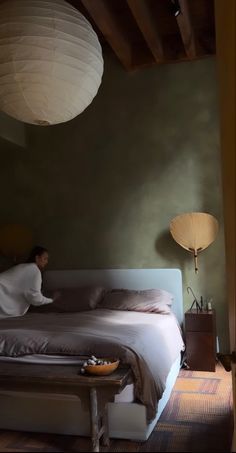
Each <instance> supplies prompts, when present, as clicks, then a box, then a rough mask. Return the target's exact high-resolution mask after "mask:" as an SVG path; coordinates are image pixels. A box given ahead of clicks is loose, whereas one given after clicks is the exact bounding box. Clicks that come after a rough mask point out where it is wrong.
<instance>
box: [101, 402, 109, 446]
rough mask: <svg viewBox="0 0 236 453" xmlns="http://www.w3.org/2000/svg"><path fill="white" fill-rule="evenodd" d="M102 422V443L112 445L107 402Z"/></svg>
mask: <svg viewBox="0 0 236 453" xmlns="http://www.w3.org/2000/svg"><path fill="white" fill-rule="evenodd" d="M102 424H103V429H104V431H103V435H102V445H103V446H104V447H109V446H110V439H109V428H108V407H107V404H106V406H105V408H104V413H103V417H102Z"/></svg>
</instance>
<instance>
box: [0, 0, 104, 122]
mask: <svg viewBox="0 0 236 453" xmlns="http://www.w3.org/2000/svg"><path fill="white" fill-rule="evenodd" d="M102 74H103V58H102V50H101V46H100V43H99V41H98V38H97V35H96V33H95V32H94V30H93V28H92V26H91V25H90V23H89V22H88V21H87V19H85V17H84V16H83V15H82V14H81V13H80V12H79V11H78V10H77V9H75V8H74V7H72V6H71V5H70V4H69V3H67V2H65V1H64V0H48V1H47V0H6V1H3V2H0V109H1V110H3V111H4V112H5V113H7V114H8V115H10V116H12V117H14V118H16V119H18V120H20V121H24V122H26V123H31V124H39V125H51V124H57V123H63V122H65V121H68V120H70V119H72V118H74V117H75V116H77V115H79V114H80V113H81V112H83V110H84V109H86V107H87V106H88V105H89V104H90V103H91V102H92V100H93V98H94V96H95V95H96V93H97V91H98V88H99V86H100V83H101V78H102Z"/></svg>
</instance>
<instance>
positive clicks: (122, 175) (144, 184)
mask: <svg viewBox="0 0 236 453" xmlns="http://www.w3.org/2000/svg"><path fill="white" fill-rule="evenodd" d="M218 129H219V128H218V103H217V81H216V67H215V59H214V58H210V59H205V60H201V61H196V62H191V63H181V64H175V65H165V66H156V67H153V68H150V69H145V70H140V71H138V72H135V73H131V74H128V73H126V72H125V71H124V70H123V69H122V67H121V66H120V65H119V63H118V62H117V61H116V60H115V59H114V58H113V57H112V56H111V55H107V56H106V57H105V72H104V77H103V81H102V85H101V87H100V89H99V92H98V95H97V96H96V98H95V99H94V101H93V103H92V104H91V105H90V106H89V107H88V108H87V109H86V110H85V112H83V113H82V114H81V115H80V116H78V117H77V118H75V119H74V120H72V121H70V122H68V123H64V124H61V125H58V126H51V127H34V126H27V127H26V141H27V144H26V149H25V150H23V151H22V150H21V149H20V148H12V147H11V148H10V151H9V149H7V147H4V146H3V145H2V146H1V148H2V149H1V169H2V171H1V178H0V187H1V193H2V203H1V214H0V215H1V218H0V220H1V223H2V224H4V223H8V222H19V223H24V224H26V225H28V226H30V227H31V228H32V229H33V231H34V235H35V242H36V243H40V244H42V245H45V246H47V247H48V248H49V249H50V251H51V261H50V268H52V269H75V268H109V267H113V268H136V267H137V268H155V267H178V268H180V269H181V270H182V272H183V284H184V305H185V309H187V308H189V307H190V305H191V303H192V299H191V297H190V296H189V295H188V294H187V292H186V287H187V286H188V285H191V286H192V288H193V289H194V291H195V292H196V295H197V296H200V295H203V296H204V298H205V297H213V305H214V307H215V308H216V310H217V324H218V335H219V340H220V348H221V350H226V349H227V347H228V335H227V326H228V324H227V308H226V300H225V275H224V244H223V223H222V199H221V179H220V176H221V175H220V152H219V130H218ZM3 195H5V196H3ZM188 211H204V212H210V213H211V214H213V215H215V216H216V217H217V219H218V220H219V223H220V233H219V236H218V237H217V240H216V241H215V242H214V244H212V245H211V246H210V247H209V248H208V249H207V250H205V251H204V252H203V253H202V255H200V258H199V265H200V271H199V274H198V275H197V276H196V275H195V274H194V267H193V262H192V257H191V255H190V254H189V253H188V252H187V251H185V250H183V249H182V248H181V247H179V246H178V245H177V244H176V243H175V242H174V241H173V239H172V238H171V236H170V233H169V223H170V220H171V219H172V218H173V217H174V216H176V215H177V214H180V213H184V212H188Z"/></svg>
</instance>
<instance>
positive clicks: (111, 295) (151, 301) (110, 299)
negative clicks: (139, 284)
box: [98, 289, 174, 314]
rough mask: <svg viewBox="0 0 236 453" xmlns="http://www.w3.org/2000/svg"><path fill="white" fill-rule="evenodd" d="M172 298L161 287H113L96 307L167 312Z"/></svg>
mask: <svg viewBox="0 0 236 453" xmlns="http://www.w3.org/2000/svg"><path fill="white" fill-rule="evenodd" d="M173 298H174V296H173V295H172V294H171V293H169V292H168V291H165V290H163V289H147V290H140V291H138V290H130V289H113V290H112V291H109V292H107V293H106V294H105V296H104V298H103V299H102V300H101V302H100V303H99V304H98V308H108V309H110V310H128V311H130V310H131V311H140V312H145V313H160V314H168V313H170V311H171V309H170V307H171V305H172V302H173Z"/></svg>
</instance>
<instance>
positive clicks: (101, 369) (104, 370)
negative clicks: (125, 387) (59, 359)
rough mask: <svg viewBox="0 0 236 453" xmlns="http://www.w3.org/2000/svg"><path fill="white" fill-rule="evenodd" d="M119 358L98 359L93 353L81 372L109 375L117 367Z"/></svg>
mask: <svg viewBox="0 0 236 453" xmlns="http://www.w3.org/2000/svg"><path fill="white" fill-rule="evenodd" d="M118 365H119V360H117V359H97V357H95V356H94V355H92V356H91V357H90V358H89V359H88V360H86V361H85V362H84V363H83V366H82V368H81V370H80V373H81V374H85V373H88V374H94V375H96V376H108V375H109V374H111V373H113V371H115V370H116V369H117V367H118Z"/></svg>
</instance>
